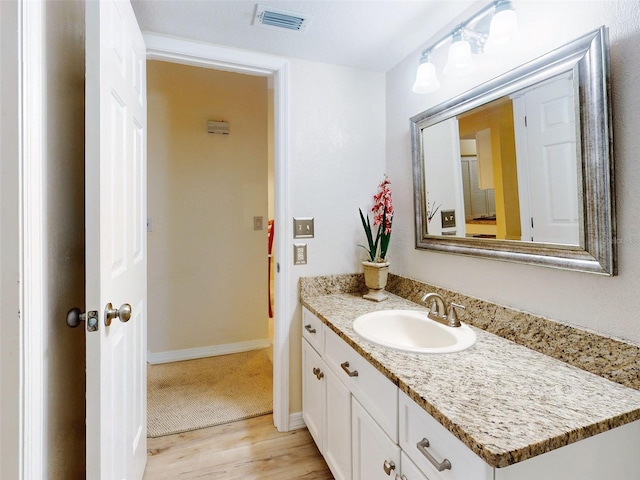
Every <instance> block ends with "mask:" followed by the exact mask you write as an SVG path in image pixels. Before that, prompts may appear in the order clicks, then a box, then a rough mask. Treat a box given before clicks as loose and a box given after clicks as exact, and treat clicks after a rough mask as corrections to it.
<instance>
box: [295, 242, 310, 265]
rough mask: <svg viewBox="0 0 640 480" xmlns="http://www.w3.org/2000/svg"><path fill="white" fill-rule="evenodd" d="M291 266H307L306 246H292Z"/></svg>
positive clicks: (297, 244)
mask: <svg viewBox="0 0 640 480" xmlns="http://www.w3.org/2000/svg"><path fill="white" fill-rule="evenodd" d="M293 264H294V265H306V264H307V244H306V243H294V244H293Z"/></svg>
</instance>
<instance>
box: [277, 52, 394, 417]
mask: <svg viewBox="0 0 640 480" xmlns="http://www.w3.org/2000/svg"><path fill="white" fill-rule="evenodd" d="M289 71H290V82H289V85H290V90H289V91H290V97H289V114H290V118H289V125H290V127H289V138H290V144H289V148H290V151H289V171H288V175H289V181H290V186H291V189H290V202H291V213H292V215H293V216H310V217H314V219H315V238H310V239H298V240H294V239H284V241H285V242H286V243H287V244H290V245H293V243H294V242H296V243H297V242H298V241H301V242H303V243H307V249H308V264H307V265H300V266H292V261H293V260H292V259H293V252H291V256H289V257H288V258H285V259H280V261H281V262H287V263H288V264H289V265H290V266H289V271H290V272H291V274H290V285H291V291H290V296H291V297H290V301H291V304H292V305H297V308H296V310H295V313H294V315H293V317H292V318H278V319H277V321H285V322H288V323H290V325H291V326H290V328H289V329H288V330H289V335H290V337H289V338H290V342H291V343H290V358H289V361H290V369H291V370H290V411H291V412H299V411H301V409H302V405H301V385H300V378H301V347H300V338H301V336H302V329H301V320H300V318H301V309H300V306H299V288H298V282H299V278H300V277H302V276H313V275H329V274H340V273H353V272H360V271H362V266H361V260H362V259H363V258H364V255H363V254H364V251H363V250H362V249H361V248H359V247H358V246H357V245H358V244H361V243H365V242H366V239H365V237H364V232H363V230H362V225H361V223H360V217H359V214H358V208H359V207H360V208H362V209H363V211H364V210H365V209H368V208H370V207H371V206H372V205H373V202H372V197H373V195H374V194H375V193H376V191H377V190H376V188H377V185H378V183H379V182H380V181H381V180H382V175H383V173H385V158H384V152H385V133H384V132H385V130H384V129H385V105H384V82H385V80H384V74H382V73H373V72H369V71H364V70H357V69H352V68H346V67H340V66H335V65H329V64H323V63H317V62H309V61H302V60H291V62H290V70H289ZM391 182H392V186H394V185H395V183H394V182H395V178H394V177H393V176H391ZM288 250H289V248H288ZM291 250H292V247H291Z"/></svg>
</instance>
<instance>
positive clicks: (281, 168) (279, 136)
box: [145, 35, 298, 431]
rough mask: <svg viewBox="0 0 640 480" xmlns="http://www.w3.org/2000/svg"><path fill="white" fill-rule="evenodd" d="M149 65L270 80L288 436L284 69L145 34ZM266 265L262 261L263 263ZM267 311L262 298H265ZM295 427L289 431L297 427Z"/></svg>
mask: <svg viewBox="0 0 640 480" xmlns="http://www.w3.org/2000/svg"><path fill="white" fill-rule="evenodd" d="M145 43H146V45H147V59H148V60H162V61H166V62H172V63H179V64H184V65H191V66H200V67H206V68H213V69H220V70H225V71H230V72H238V73H246V74H250V75H258V76H263V77H269V76H270V77H271V78H272V81H273V118H274V124H273V134H272V137H271V138H272V139H273V142H274V147H273V151H274V169H273V178H274V180H273V199H274V206H273V212H274V213H273V218H274V220H275V235H274V236H275V241H274V245H273V254H274V256H275V258H276V262H275V264H274V270H275V277H274V304H275V310H274V319H275V322H274V329H273V343H274V348H273V419H274V424H275V426H276V428H278V430H280V431H289V429H290V427H291V424H290V415H289V334H288V331H289V325H288V324H287V323H286V319H288V318H289V317H291V315H292V313H293V312H292V308H293V307H292V306H291V305H290V304H291V299H290V298H288V297H289V295H287V292H288V284H289V279H288V269H287V266H286V262H283V261H280V260H279V259H284V258H285V257H286V252H285V250H286V249H285V247H286V245H285V244H284V242H283V241H281V239H284V238H286V236H287V232H289V233H291V232H290V230H291V229H290V228H287V225H288V223H287V222H285V221H284V219H286V218H289V217H290V209H289V207H288V180H287V175H286V172H287V163H288V155H287V152H288V150H287V143H288V138H287V131H288V115H287V108H286V105H287V97H288V64H287V62H286V61H285V60H283V59H279V58H277V57H272V56H266V55H261V54H255V53H250V52H242V51H237V50H232V49H226V48H223V47H217V46H211V45H204V44H201V43H195V42H189V41H186V40H179V39H175V38H167V37H162V36H158V35H145ZM265 263H266V261H265ZM265 307H266V299H265ZM297 426H298V425H297V424H295V425H293V427H294V428H295V427H297Z"/></svg>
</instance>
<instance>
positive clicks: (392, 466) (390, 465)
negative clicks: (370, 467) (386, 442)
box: [382, 460, 397, 477]
mask: <svg viewBox="0 0 640 480" xmlns="http://www.w3.org/2000/svg"><path fill="white" fill-rule="evenodd" d="M382 468H383V469H384V473H386V474H387V475H391V470H395V469H396V464H395V463H393V462H390V461H389V460H385V461H384V463H383V464H382ZM396 477H397V475H396Z"/></svg>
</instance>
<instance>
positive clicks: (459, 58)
mask: <svg viewBox="0 0 640 480" xmlns="http://www.w3.org/2000/svg"><path fill="white" fill-rule="evenodd" d="M472 70H473V60H472V59H471V45H470V44H469V42H468V41H466V40H464V39H458V40H454V41H453V43H451V46H450V47H449V57H448V60H447V64H446V65H445V67H444V69H443V72H444V74H445V75H447V76H449V77H460V76H463V75H466V74H468V73H469V72H471V71H472Z"/></svg>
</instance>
